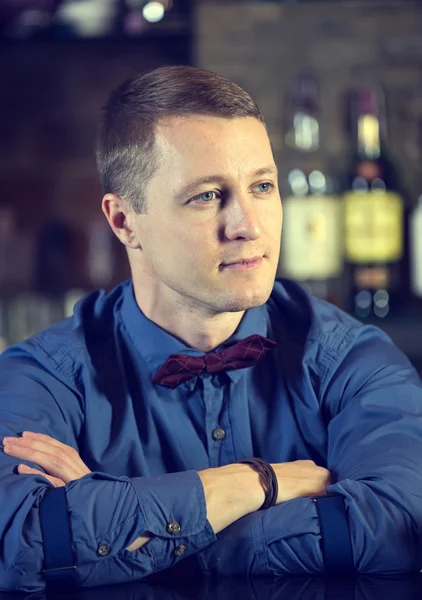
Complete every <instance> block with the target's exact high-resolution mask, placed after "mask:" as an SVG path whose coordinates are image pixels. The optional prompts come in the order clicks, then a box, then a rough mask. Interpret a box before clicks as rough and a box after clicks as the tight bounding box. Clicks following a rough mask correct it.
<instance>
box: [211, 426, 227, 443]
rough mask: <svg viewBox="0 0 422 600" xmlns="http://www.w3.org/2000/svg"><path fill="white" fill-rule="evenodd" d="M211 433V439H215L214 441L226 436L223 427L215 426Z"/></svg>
mask: <svg viewBox="0 0 422 600" xmlns="http://www.w3.org/2000/svg"><path fill="white" fill-rule="evenodd" d="M211 435H212V439H213V440H215V441H216V442H221V441H223V440H224V438H225V437H226V432H225V431H224V429H221V428H220V427H216V428H215V429H214V431H213V432H212V434H211Z"/></svg>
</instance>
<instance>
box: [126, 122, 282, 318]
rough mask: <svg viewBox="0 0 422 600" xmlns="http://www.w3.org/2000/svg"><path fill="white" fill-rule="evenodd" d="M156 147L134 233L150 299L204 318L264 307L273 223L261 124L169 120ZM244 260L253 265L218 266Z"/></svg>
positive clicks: (275, 242)
mask: <svg viewBox="0 0 422 600" xmlns="http://www.w3.org/2000/svg"><path fill="white" fill-rule="evenodd" d="M156 142H157V151H158V156H159V162H160V166H159V168H158V170H157V171H156V173H155V175H154V176H153V178H152V179H151V180H150V182H149V184H148V187H147V197H146V199H147V205H148V210H147V213H146V214H141V215H137V216H136V218H135V224H134V228H135V231H136V234H137V237H138V239H139V241H140V244H141V246H142V260H141V263H142V265H143V270H144V271H145V272H146V273H147V275H148V280H149V283H151V284H152V285H154V286H155V288H156V290H155V291H156V292H157V300H158V302H160V300H164V299H165V298H173V299H175V300H176V302H178V303H179V302H181V303H182V304H184V305H186V306H190V307H197V308H198V307H201V308H202V309H204V310H205V312H206V313H207V314H216V313H222V312H238V311H243V310H246V309H248V308H252V307H254V306H260V305H261V304H264V303H265V302H266V301H267V299H268V297H269V295H270V293H271V290H272V288H273V285H274V279H275V274H276V270H277V265H278V258H279V252H280V238H281V223H282V207H281V200H280V196H279V192H278V186H277V171H276V166H275V164H274V158H273V154H272V150H271V146H270V142H269V139H268V135H267V132H266V130H265V127H264V126H263V125H262V123H260V122H259V121H258V120H257V119H255V118H253V117H246V118H237V119H224V118H219V117H207V116H192V117H189V118H171V119H168V120H167V121H166V122H165V123H162V124H161V125H160V126H159V127H158V130H157V138H156ZM205 180H206V181H205ZM254 257H260V258H261V260H260V261H258V264H256V266H253V267H251V266H249V267H248V268H245V266H244V265H243V267H242V268H241V267H239V266H237V267H233V266H227V265H229V264H230V263H234V262H235V261H239V260H240V259H251V258H254ZM136 268H137V261H134V262H132V269H136Z"/></svg>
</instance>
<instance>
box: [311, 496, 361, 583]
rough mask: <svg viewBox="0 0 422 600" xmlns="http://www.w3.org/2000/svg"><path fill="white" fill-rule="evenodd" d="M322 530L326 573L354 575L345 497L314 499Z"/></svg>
mask: <svg viewBox="0 0 422 600" xmlns="http://www.w3.org/2000/svg"><path fill="white" fill-rule="evenodd" d="M314 502H315V504H316V507H317V513H318V517H319V526H320V530H321V543H322V553H323V555H324V562H325V572H326V573H330V574H335V573H354V572H355V568H354V564H353V555H352V545H351V542H350V532H349V523H348V520H347V514H346V507H345V505H344V499H343V496H340V495H333V496H321V497H320V498H314Z"/></svg>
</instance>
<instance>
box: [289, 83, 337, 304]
mask: <svg viewBox="0 0 422 600" xmlns="http://www.w3.org/2000/svg"><path fill="white" fill-rule="evenodd" d="M290 111H291V112H290V114H291V124H289V127H288V133H287V135H286V143H287V144H288V145H290V146H291V148H292V150H293V151H292V157H293V158H294V160H295V163H296V164H297V165H304V166H303V167H302V166H301V168H298V167H294V168H292V169H290V171H289V172H288V175H287V182H286V183H287V186H283V187H285V188H286V189H285V194H284V193H283V233H282V236H281V253H280V265H279V272H280V274H281V275H284V276H287V277H290V278H292V279H296V280H297V281H299V282H301V283H303V284H304V285H305V287H306V288H307V289H308V290H309V291H310V292H311V293H312V294H314V295H316V296H318V297H320V298H323V299H325V300H330V301H332V302H334V303H336V304H339V303H340V301H341V294H340V277H341V273H342V268H343V245H342V235H341V220H342V219H341V203H340V201H339V199H338V198H337V197H336V196H334V195H333V189H332V187H333V186H332V182H331V180H330V179H329V177H328V176H327V175H326V173H324V172H323V170H321V169H322V168H323V167H320V168H318V158H319V157H317V153H318V150H319V148H320V126H319V90H318V82H317V80H316V77H315V75H314V73H312V72H308V71H307V72H302V73H299V74H298V75H297V76H296V78H295V81H294V86H293V93H292V98H291V102H290ZM289 152H290V151H289ZM293 152H294V155H293ZM305 152H306V153H307V154H309V159H308V160H307V163H308V164H306V161H305V160H304V157H303V156H301V154H303V153H305ZM305 165H306V166H305ZM284 196H285V197H284Z"/></svg>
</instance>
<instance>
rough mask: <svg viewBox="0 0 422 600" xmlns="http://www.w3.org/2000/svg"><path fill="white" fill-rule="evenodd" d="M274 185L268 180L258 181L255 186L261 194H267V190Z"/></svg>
mask: <svg viewBox="0 0 422 600" xmlns="http://www.w3.org/2000/svg"><path fill="white" fill-rule="evenodd" d="M273 187H274V185H273V184H272V183H270V182H269V181H264V183H258V185H256V186H255V188H258V191H259V192H261V193H263V194H268V192H269V191H271V189H272V188H273Z"/></svg>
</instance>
